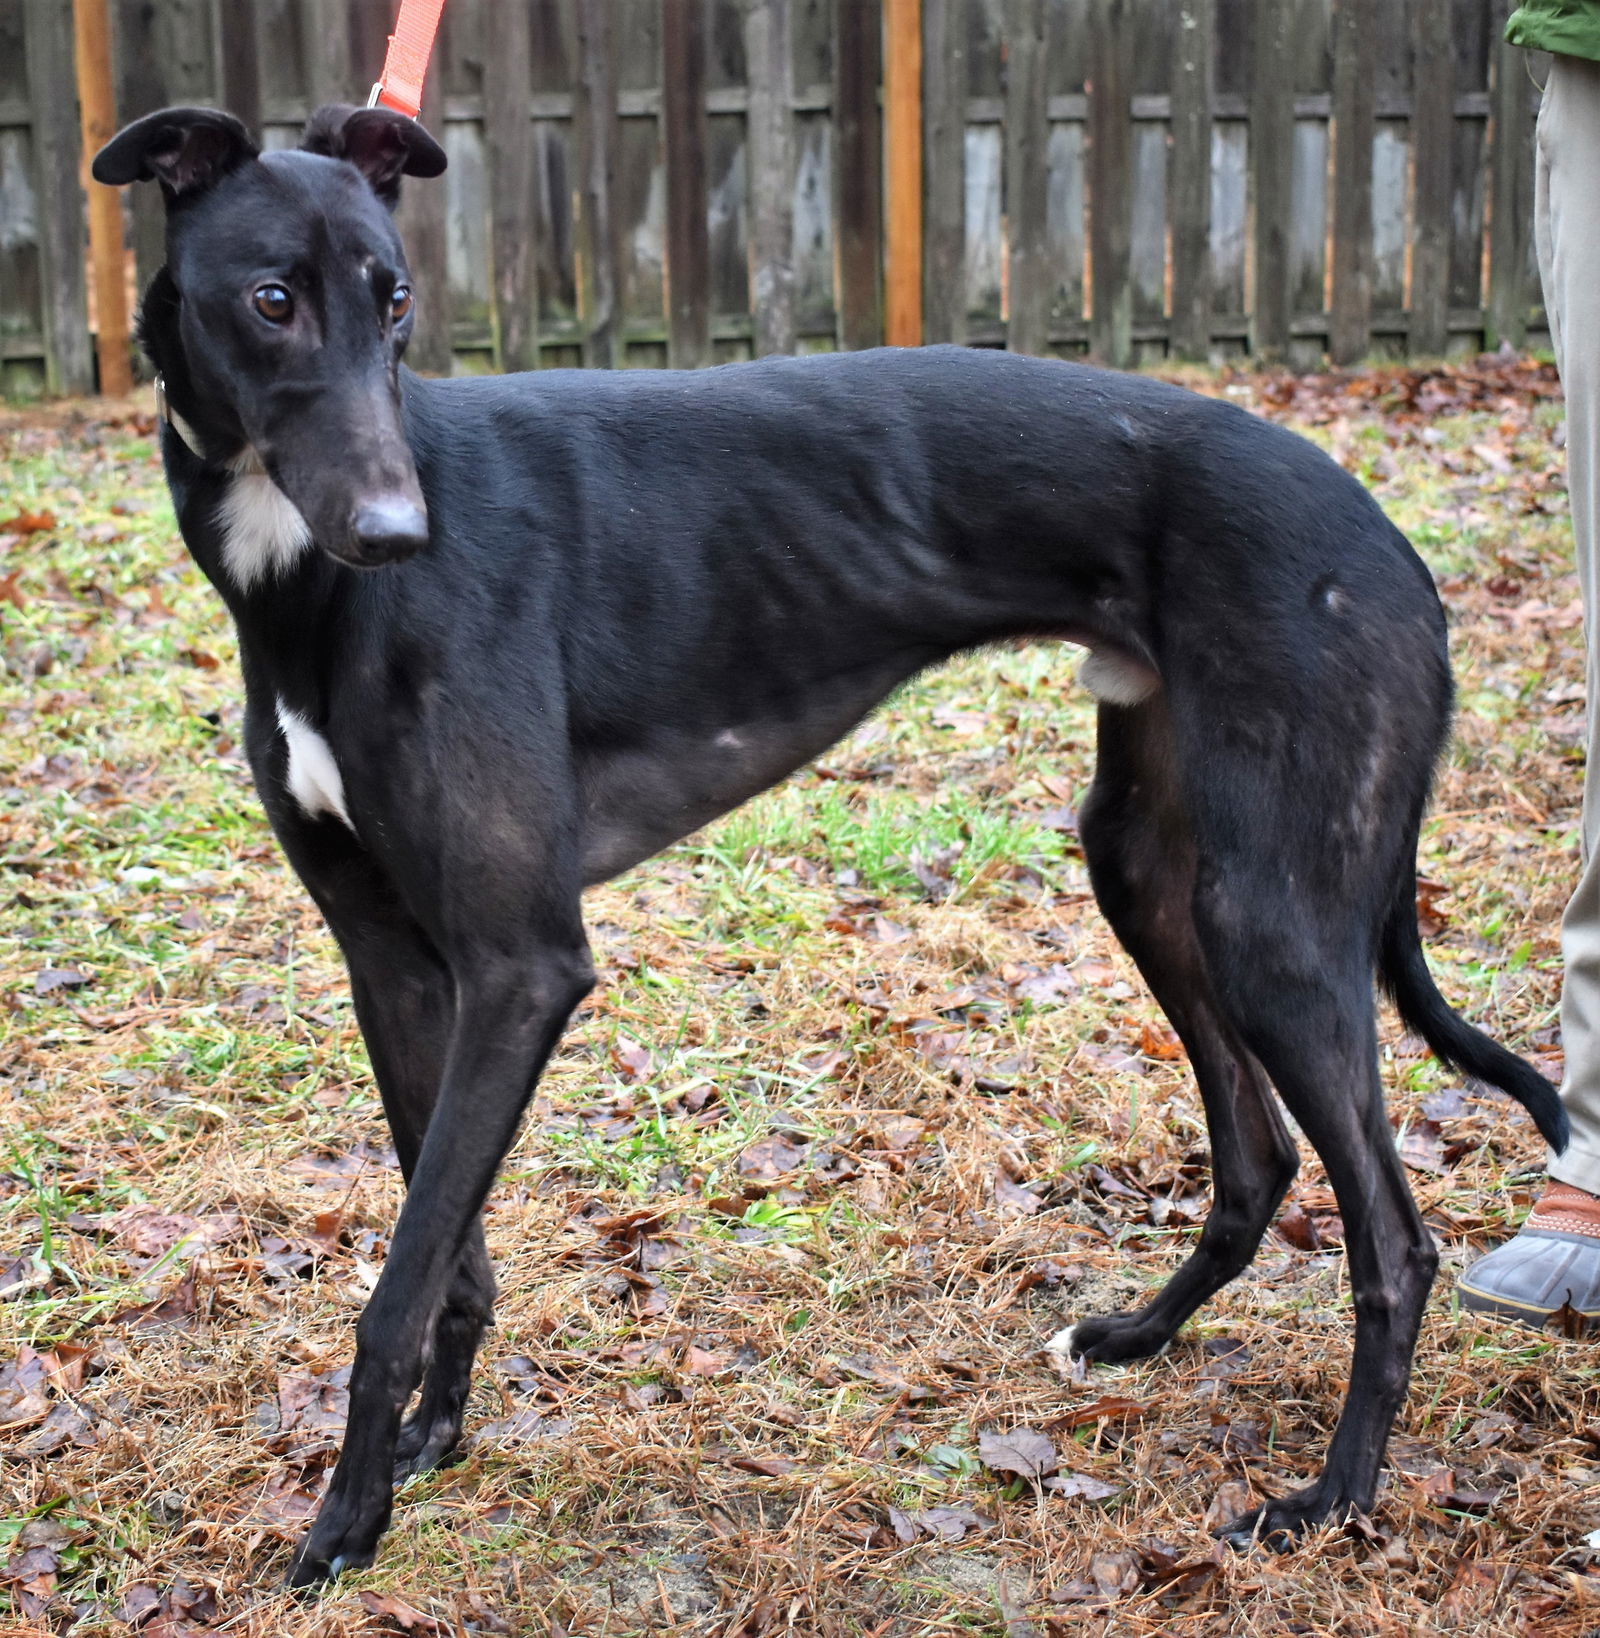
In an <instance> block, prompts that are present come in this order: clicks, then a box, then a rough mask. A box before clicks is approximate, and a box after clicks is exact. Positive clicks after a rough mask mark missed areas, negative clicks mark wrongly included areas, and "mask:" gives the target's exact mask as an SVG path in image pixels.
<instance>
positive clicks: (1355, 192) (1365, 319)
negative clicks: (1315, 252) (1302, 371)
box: [1328, 0, 1377, 364]
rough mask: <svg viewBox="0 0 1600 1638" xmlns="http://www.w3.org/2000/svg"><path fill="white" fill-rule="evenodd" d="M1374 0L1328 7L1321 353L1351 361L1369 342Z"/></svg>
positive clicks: (1341, 1)
mask: <svg viewBox="0 0 1600 1638" xmlns="http://www.w3.org/2000/svg"><path fill="white" fill-rule="evenodd" d="M1376 10H1377V6H1376V0H1334V6H1333V310H1332V312H1331V313H1330V314H1329V316H1328V332H1329V333H1328V351H1329V353H1330V354H1331V355H1332V358H1333V361H1334V363H1335V364H1354V363H1355V362H1356V361H1357V360H1358V359H1360V358H1362V357H1364V356H1365V355H1366V352H1367V349H1368V348H1369V347H1370V346H1371V344H1372V128H1373V82H1374V80H1375V79H1376V78H1377V16H1376Z"/></svg>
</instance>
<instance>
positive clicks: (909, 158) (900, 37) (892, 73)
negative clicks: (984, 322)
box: [883, 0, 942, 347]
mask: <svg viewBox="0 0 1600 1638" xmlns="http://www.w3.org/2000/svg"><path fill="white" fill-rule="evenodd" d="M933 3H934V4H936V5H942V0H933ZM883 24H884V27H883V41H884V63H883V101H884V156H883V166H884V183H885V190H884V191H885V195H886V198H885V208H886V209H887V212H888V224H887V231H886V234H885V245H884V253H885V263H886V265H885V268H884V288H883V309H884V312H883V321H884V339H885V340H886V341H887V342H888V343H889V345H890V346H892V347H915V346H917V345H918V344H919V343H920V342H921V341H922V339H923V335H924V331H925V325H924V315H923V289H924V285H925V283H926V280H927V272H926V269H925V267H924V265H923V263H924V248H925V247H924V245H923V198H922V191H923V175H922V173H923V142H924V129H923V128H924V124H925V121H924V119H923V90H924V86H923V62H922V55H923V43H924V30H925V29H926V27H927V19H926V17H925V15H924V10H923V0H884V6H883Z"/></svg>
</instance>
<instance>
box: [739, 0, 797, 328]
mask: <svg viewBox="0 0 1600 1638" xmlns="http://www.w3.org/2000/svg"><path fill="white" fill-rule="evenodd" d="M791 23H792V19H791V17H790V12H789V0H749V6H748V9H747V10H746V12H745V21H744V50H745V61H746V62H747V63H748V65H749V70H750V114H749V119H750V149H749V161H748V163H749V166H750V284H751V290H750V309H751V319H752V323H753V326H754V328H753V331H752V340H753V344H754V347H755V351H756V355H757V356H758V357H759V356H761V355H763V354H766V353H792V352H793V351H794V344H795V314H794V293H795V291H794V286H795V276H794V111H793V108H792V106H791V105H792V102H793V97H794V59H793V45H792V39H791V32H790V30H791Z"/></svg>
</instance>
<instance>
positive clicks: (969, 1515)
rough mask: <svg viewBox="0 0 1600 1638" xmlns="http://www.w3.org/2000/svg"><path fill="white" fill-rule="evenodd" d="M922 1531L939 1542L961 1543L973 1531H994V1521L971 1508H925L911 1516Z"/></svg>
mask: <svg viewBox="0 0 1600 1638" xmlns="http://www.w3.org/2000/svg"><path fill="white" fill-rule="evenodd" d="M909 1516H910V1518H911V1521H912V1522H913V1523H914V1524H915V1525H916V1526H917V1527H918V1528H919V1529H921V1530H925V1531H926V1532H927V1533H928V1534H929V1535H930V1536H933V1537H934V1538H935V1539H936V1540H939V1541H960V1540H962V1539H963V1538H964V1537H965V1536H966V1535H967V1533H968V1531H971V1530H992V1529H993V1528H994V1520H993V1519H991V1518H985V1517H984V1515H983V1514H982V1513H975V1512H973V1510H972V1509H971V1508H970V1507H924V1508H920V1509H919V1510H918V1511H917V1512H915V1513H912V1514H910V1515H909Z"/></svg>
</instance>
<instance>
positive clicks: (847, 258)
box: [833, 0, 883, 350]
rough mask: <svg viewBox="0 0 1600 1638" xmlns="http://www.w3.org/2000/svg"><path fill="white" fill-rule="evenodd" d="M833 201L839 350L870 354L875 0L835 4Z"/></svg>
mask: <svg viewBox="0 0 1600 1638" xmlns="http://www.w3.org/2000/svg"><path fill="white" fill-rule="evenodd" d="M833 15H834V54H833V153H834V172H833V200H834V212H835V219H836V222H837V228H836V231H835V237H836V240H837V243H838V247H839V249H838V263H839V298H838V300H839V345H840V346H841V347H843V348H846V349H852V350H853V349H855V348H859V347H875V346H877V344H878V342H879V341H880V340H882V336H883V325H882V317H881V309H880V304H879V296H878V267H879V262H880V258H881V255H882V243H881V241H882V233H883V230H882V196H883V172H882V167H881V163H880V160H881V155H882V144H883V132H882V122H881V120H880V118H879V113H878V81H879V78H880V76H881V74H882V72H883V15H882V7H881V4H880V0H834V12H833Z"/></svg>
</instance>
